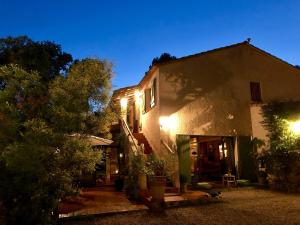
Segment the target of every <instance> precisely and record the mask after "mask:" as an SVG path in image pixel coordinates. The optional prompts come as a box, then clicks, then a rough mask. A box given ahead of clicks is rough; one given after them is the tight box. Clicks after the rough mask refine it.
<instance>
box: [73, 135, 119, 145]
mask: <svg viewBox="0 0 300 225" xmlns="http://www.w3.org/2000/svg"><path fill="white" fill-rule="evenodd" d="M69 136H70V137H78V136H83V137H85V138H86V139H87V140H88V142H90V144H91V145H92V146H107V145H111V144H112V143H113V141H112V140H109V139H105V138H101V137H97V136H94V135H80V134H71V135H69Z"/></svg>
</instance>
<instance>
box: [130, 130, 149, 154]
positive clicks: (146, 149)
mask: <svg viewBox="0 0 300 225" xmlns="http://www.w3.org/2000/svg"><path fill="white" fill-rule="evenodd" d="M133 136H134V138H135V139H136V140H137V141H138V145H140V144H144V154H150V153H152V148H151V146H150V144H149V142H148V140H147V138H146V137H145V135H144V134H143V133H133Z"/></svg>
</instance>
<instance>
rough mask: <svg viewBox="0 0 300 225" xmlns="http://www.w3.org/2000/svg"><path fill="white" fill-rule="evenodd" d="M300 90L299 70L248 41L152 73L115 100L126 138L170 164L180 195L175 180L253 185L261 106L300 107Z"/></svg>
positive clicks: (260, 134) (261, 134) (174, 62)
mask: <svg viewBox="0 0 300 225" xmlns="http://www.w3.org/2000/svg"><path fill="white" fill-rule="evenodd" d="M299 85H300V69H298V68H296V67H295V66H293V65H291V64H289V63H287V62H285V61H283V60H281V59H279V58H277V57H275V56H273V55H271V54H270V53H267V52H265V51H263V50H261V49H259V48H257V47H255V46H253V45H251V44H250V43H249V41H246V42H242V43H237V44H234V45H230V46H226V47H222V48H217V49H214V50H210V51H206V52H202V53H199V54H195V55H190V56H186V57H182V58H179V59H176V60H172V61H169V62H165V63H161V64H157V65H155V66H152V68H151V69H150V70H149V71H148V72H147V73H146V74H145V76H144V77H143V78H142V80H141V81H140V82H139V84H137V85H136V86H131V87H125V88H122V89H119V90H116V91H115V92H114V94H113V99H114V100H116V101H120V104H121V110H122V113H123V114H122V115H123V121H124V123H125V125H126V126H127V127H128V129H129V130H130V132H129V133H132V135H129V134H128V137H131V136H133V137H134V138H135V139H137V142H138V144H141V143H143V144H144V146H145V148H144V153H145V154H149V153H150V152H153V153H154V154H155V155H157V156H158V157H161V158H164V159H166V160H168V161H169V163H170V166H171V167H172V168H173V178H172V180H173V184H174V186H176V187H178V186H179V175H180V174H183V175H186V176H187V177H188V179H189V180H191V179H193V178H194V177H198V178H199V179H203V180H205V179H218V178H220V177H221V175H222V174H225V173H227V172H228V171H230V172H231V173H233V174H235V175H236V176H237V177H240V178H246V179H254V170H255V168H254V164H253V160H252V158H251V155H250V150H251V147H250V141H251V139H252V138H254V137H258V138H266V131H265V130H264V128H263V127H262V125H261V123H260V122H261V120H262V115H261V114H260V110H261V108H260V106H261V105H262V104H264V103H267V102H270V101H273V100H277V101H287V100H294V101H299V100H300V88H299Z"/></svg>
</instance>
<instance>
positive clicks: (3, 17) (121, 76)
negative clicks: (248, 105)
mask: <svg viewBox="0 0 300 225" xmlns="http://www.w3.org/2000/svg"><path fill="white" fill-rule="evenodd" d="M0 21H1V22H0V37H5V36H8V35H13V36H17V35H23V34H26V35H28V36H29V37H31V38H32V39H34V40H52V41H55V42H57V43H59V44H61V45H62V47H63V50H64V51H66V52H69V53H71V54H72V55H73V57H74V58H84V57H99V58H105V59H108V60H110V61H112V62H113V64H114V72H115V78H114V80H113V84H114V86H115V88H119V87H123V86H127V85H133V84H136V83H138V81H139V80H140V79H141V78H142V76H143V74H144V72H145V71H146V70H147V69H148V66H149V64H150V63H151V61H152V58H153V57H155V56H159V55H160V54H161V53H162V52H169V53H171V54H173V55H175V56H177V57H181V56H185V55H190V54H194V53H198V52H201V51H205V50H209V49H213V48H217V47H221V46H225V45H230V44H233V43H236V42H241V41H244V40H246V38H248V37H251V38H252V44H254V45H256V46H258V47H260V48H262V49H264V50H266V51H268V52H270V53H272V54H274V55H276V56H278V57H279V58H282V59H284V60H286V61H288V62H290V63H292V64H300V1H299V0H273V1H269V0H249V1H245V0H236V1H231V0H219V1H218V0H206V1H201V0H198V1H197V0H191V1H190V0H185V1H177V0H148V1H143V0H118V1H117V0H107V1H101V0H98V1H97V0H94V1H91V0H69V1H67V0H65V1H63V0H60V1H59V0H48V1H46V0H44V1H43V0H19V1H17V0H0Z"/></svg>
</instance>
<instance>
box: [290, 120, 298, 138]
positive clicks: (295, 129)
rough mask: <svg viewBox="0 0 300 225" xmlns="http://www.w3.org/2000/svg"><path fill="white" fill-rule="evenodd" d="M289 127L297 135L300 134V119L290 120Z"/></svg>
mask: <svg viewBox="0 0 300 225" xmlns="http://www.w3.org/2000/svg"><path fill="white" fill-rule="evenodd" d="M289 129H290V130H291V131H292V132H293V133H294V134H296V135H300V120H297V121H294V122H289Z"/></svg>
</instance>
